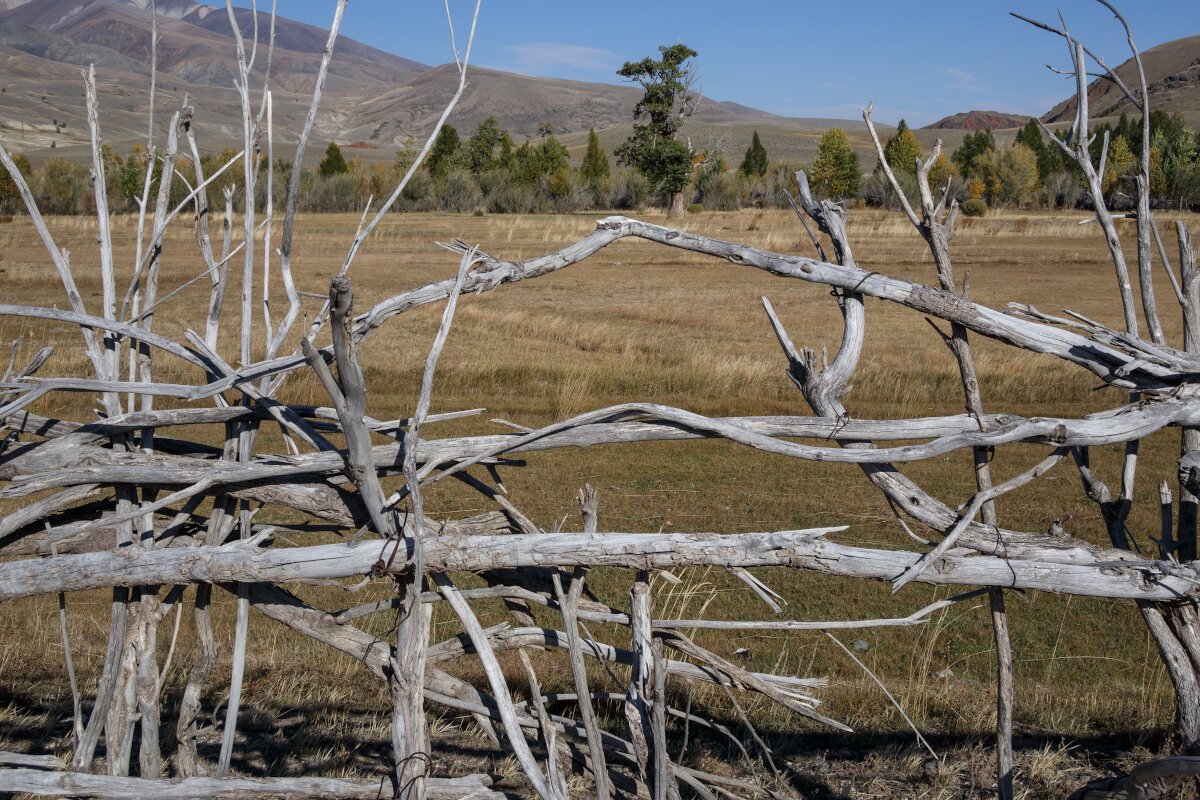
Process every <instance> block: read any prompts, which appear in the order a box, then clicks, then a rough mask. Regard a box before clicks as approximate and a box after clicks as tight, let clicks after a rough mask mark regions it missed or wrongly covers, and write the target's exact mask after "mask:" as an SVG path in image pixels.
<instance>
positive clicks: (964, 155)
mask: <svg viewBox="0 0 1200 800" xmlns="http://www.w3.org/2000/svg"><path fill="white" fill-rule="evenodd" d="M995 149H996V137H995V136H993V135H992V129H991V128H988V129H987V130H986V131H975V132H974V133H968V134H967V135H966V136H964V137H963V141H962V145H960V146H959V148H958V149H957V150H955V151H954V155H952V156H950V160H951V161H953V162H954V166H956V167H958V174H959V175H962V176H963V177H964V178H965V177H967V176H969V175H972V174H974V171H973V169H972V164H974V163H975V159H976V158H978V157H979V156H981V155H983V154H984V153H986V152H988V151H989V150H995Z"/></svg>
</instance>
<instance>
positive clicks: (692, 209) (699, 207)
mask: <svg viewBox="0 0 1200 800" xmlns="http://www.w3.org/2000/svg"><path fill="white" fill-rule="evenodd" d="M703 210H704V203H692V204H691V205H690V206H688V207H687V213H689V214H699V213H700V212H701V211H703Z"/></svg>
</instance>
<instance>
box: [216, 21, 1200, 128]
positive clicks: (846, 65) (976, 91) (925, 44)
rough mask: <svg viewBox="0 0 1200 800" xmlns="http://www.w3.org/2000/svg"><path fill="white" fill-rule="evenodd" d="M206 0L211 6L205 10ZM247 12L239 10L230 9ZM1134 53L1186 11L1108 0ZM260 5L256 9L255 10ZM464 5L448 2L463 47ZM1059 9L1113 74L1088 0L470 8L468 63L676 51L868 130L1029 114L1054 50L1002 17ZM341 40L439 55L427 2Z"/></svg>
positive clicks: (786, 110)
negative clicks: (866, 123)
mask: <svg viewBox="0 0 1200 800" xmlns="http://www.w3.org/2000/svg"><path fill="white" fill-rule="evenodd" d="M209 2H212V0H209ZM235 2H236V4H237V5H243V6H249V5H250V3H249V0H235ZM1117 6H1118V8H1121V10H1122V13H1123V14H1125V16H1126V18H1127V19H1128V20H1129V22H1130V25H1131V26H1132V28H1133V34H1134V39H1135V41H1136V42H1137V45H1138V47H1139V48H1140V49H1142V50H1146V49H1148V48H1150V47H1152V46H1154V45H1156V44H1161V43H1162V42H1165V41H1169V40H1171V39H1176V38H1180V37H1183V36H1190V35H1193V34H1198V33H1200V2H1197V0H1140V1H1136V0H1126V1H1125V2H1118V3H1117ZM264 7H265V8H266V9H269V8H270V0H260V1H259V8H264ZM473 7H474V4H473V2H470V1H469V0H451V10H452V12H453V15H454V20H455V31H456V33H457V34H458V36H459V39H460V42H465V39H466V33H467V30H468V28H469V25H470V17H471V11H472V9H473ZM332 9H333V3H332V2H330V0H279V13H280V14H282V15H284V16H288V17H291V18H293V19H298V20H301V21H304V22H308V23H311V24H314V25H320V26H322V27H326V26H328V23H329V21H330V19H331V18H332V13H333V12H332ZM1057 10H1061V11H1062V13H1063V16H1064V17H1065V19H1066V21H1067V25H1068V27H1069V28H1070V30H1071V31H1072V33H1074V34H1075V35H1076V36H1078V37H1079V38H1081V39H1082V40H1083V41H1084V42H1085V43H1086V44H1087V45H1088V46H1089V47H1090V48H1091V49H1092V50H1094V51H1095V52H1097V53H1099V54H1101V55H1102V56H1104V57H1105V59H1106V61H1107V62H1108V63H1109V64H1110V65H1113V66H1115V65H1117V64H1120V63H1121V62H1123V61H1124V60H1125V59H1126V58H1128V56H1129V50H1128V46H1127V45H1126V43H1125V37H1124V32H1123V30H1122V28H1121V26H1120V24H1119V23H1118V22H1117V21H1116V20H1115V19H1114V18H1113V17H1112V15H1111V14H1110V13H1109V12H1108V11H1107V10H1106V9H1104V7H1103V6H1101V5H1100V4H1099V3H1098V2H1095V0H1058V2H1049V1H1048V0H1005V1H1004V2H1000V3H995V2H987V1H985V0H931V1H929V2H924V1H923V0H916V1H915V2H879V1H878V0H858V2H853V3H846V4H845V5H843V4H842V3H840V2H834V3H829V2H796V1H793V2H775V1H774V0H766V1H762V2H753V1H749V2H747V1H746V0H743V2H740V3H730V2H715V0H689V2H677V1H676V0H638V1H637V2H632V1H631V0H608V1H607V2H605V3H602V4H601V3H583V2H571V1H570V0H557V1H556V0H484V2H483V6H482V10H481V12H480V17H479V25H478V30H477V33H476V39H475V47H474V51H473V53H472V58H471V61H472V63H474V64H477V65H479V66H485V67H492V68H495V69H502V70H508V71H512V72H520V73H523V74H527V75H540V76H545V77H553V78H570V79H575V80H587V81H602V82H605V83H619V82H620V80H619V79H618V78H617V76H616V75H615V74H614V73H615V71H616V70H617V69H618V68H619V67H620V66H621V65H622V64H623V63H624V62H626V61H635V60H640V59H641V58H642V57H644V56H646V55H651V54H656V52H657V47H658V46H659V45H662V44H674V43H676V42H683V43H684V44H687V45H688V46H690V47H691V48H692V49H694V50H696V51H698V52H699V57H698V59H697V64H698V67H699V72H700V80H701V86H702V89H703V91H704V94H705V95H706V96H708V97H711V98H712V99H714V100H731V101H734V102H738V103H742V104H744V105H748V106H753V107H755V108H760V109H763V110H765V111H770V112H773V113H776V114H783V115H787V116H811V117H837V118H848V119H856V118H858V117H859V116H860V115H861V109H862V107H863V106H864V105H866V103H867V102H868V101H871V100H874V102H875V108H876V111H875V119H877V120H879V121H881V122H887V123H892V124H894V123H895V122H896V121H898V120H899V118H900V117H901V116H903V117H905V118H906V119H907V120H908V122H909V123H910V124H913V125H914V126H920V125H925V124H928V123H930V122H934V121H936V120H937V119H940V118H941V117H943V116H946V115H948V114H953V113H955V112H959V111H968V110H971V109H987V110H994V111H1007V112H1018V113H1025V114H1034V113H1042V112H1044V111H1046V110H1048V109H1049V108H1050V107H1051V106H1053V105H1054V104H1055V103H1056V102H1058V101H1059V100H1061V99H1063V97H1065V96H1066V95H1067V94H1068V93H1070V91H1071V90H1072V89H1071V84H1070V83H1069V82H1068V81H1067V80H1066V79H1065V78H1063V77H1061V76H1057V75H1054V74H1053V73H1051V72H1050V71H1049V70H1047V69H1046V67H1045V66H1044V64H1045V63H1046V62H1049V63H1050V64H1051V65H1053V66H1055V67H1058V68H1066V67H1067V66H1068V65H1069V61H1068V57H1067V51H1066V48H1065V46H1064V45H1063V43H1062V39H1061V38H1059V37H1056V36H1053V35H1051V34H1049V33H1046V32H1044V31H1040V30H1037V29H1035V28H1033V27H1031V26H1029V25H1027V24H1026V23H1024V22H1021V21H1020V20H1017V19H1014V18H1013V17H1011V16H1009V14H1008V12H1009V11H1016V12H1018V13H1021V14H1024V15H1026V16H1030V17H1034V18H1036V19H1042V20H1044V21H1047V22H1054V21H1055V20H1056V11H1057ZM342 32H343V34H344V35H347V36H350V37H352V38H354V39H358V40H359V41H362V42H364V43H366V44H370V45H372V46H374V47H378V48H380V49H383V50H387V51H389V52H393V53H396V54H398V55H402V56H405V57H407V58H412V59H414V60H416V61H420V62H423V63H426V64H441V63H445V62H447V61H449V60H451V52H450V44H449V34H448V29H447V24H446V16H445V10H444V5H443V3H442V2H439V1H437V0H421V1H420V2H412V1H411V0H409V1H407V2H397V1H396V0H351V2H350V4H349V6H348V8H347V11H346V16H345V19H344V21H343V25H342Z"/></svg>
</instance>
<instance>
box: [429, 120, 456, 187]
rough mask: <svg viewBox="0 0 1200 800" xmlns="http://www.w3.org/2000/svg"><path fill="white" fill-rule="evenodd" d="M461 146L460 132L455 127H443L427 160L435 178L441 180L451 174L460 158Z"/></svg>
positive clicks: (430, 172) (430, 171)
mask: <svg viewBox="0 0 1200 800" xmlns="http://www.w3.org/2000/svg"><path fill="white" fill-rule="evenodd" d="M461 144H462V143H461V141H460V140H459V138H458V131H457V130H455V128H454V126H453V125H445V126H443V127H442V129H441V130H440V131H438V135H437V138H436V139H434V140H433V147H431V148H430V149H429V156H428V158H426V160H425V163H426V164H427V165H428V166H429V174H430V175H432V176H433V177H435V178H440V177H442V176H443V175H445V174H446V173H447V172H449V171H450V169H451V168H452V167H453V166H454V164H455V162H456V160H457V158H458V151H459V148H460V146H461Z"/></svg>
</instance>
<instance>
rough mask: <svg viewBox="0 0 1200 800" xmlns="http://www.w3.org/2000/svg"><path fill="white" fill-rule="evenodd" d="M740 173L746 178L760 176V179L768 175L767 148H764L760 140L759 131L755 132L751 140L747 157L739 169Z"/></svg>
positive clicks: (747, 149)
mask: <svg viewBox="0 0 1200 800" xmlns="http://www.w3.org/2000/svg"><path fill="white" fill-rule="evenodd" d="M738 172H740V173H741V174H743V175H745V176H746V177H752V176H758V177H760V178H761V177H762V176H763V175H766V174H767V148H765V147H763V144H762V141H761V140H760V139H759V138H758V131H755V132H754V138H753V139H751V140H750V146H749V147H748V148H746V157H745V158H743V159H742V165H741V166H740V167H738Z"/></svg>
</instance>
